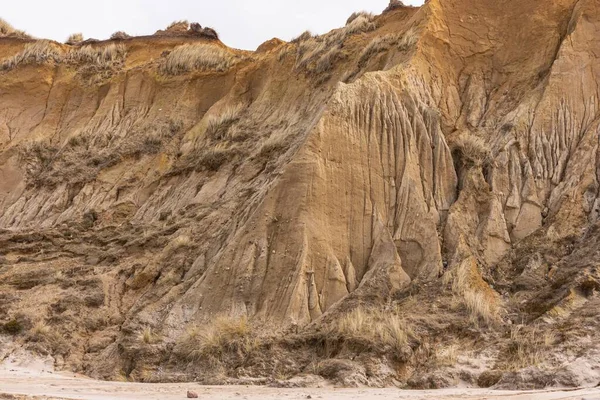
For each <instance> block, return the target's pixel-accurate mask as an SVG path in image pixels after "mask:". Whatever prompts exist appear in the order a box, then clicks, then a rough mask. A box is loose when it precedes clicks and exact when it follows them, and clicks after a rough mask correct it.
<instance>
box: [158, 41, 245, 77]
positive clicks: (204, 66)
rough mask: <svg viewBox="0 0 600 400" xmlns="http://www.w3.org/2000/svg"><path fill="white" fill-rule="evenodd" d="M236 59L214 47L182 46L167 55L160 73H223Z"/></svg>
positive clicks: (226, 51)
mask: <svg viewBox="0 0 600 400" xmlns="http://www.w3.org/2000/svg"><path fill="white" fill-rule="evenodd" d="M236 59H237V58H236V56H235V55H234V54H233V53H231V52H230V51H228V50H227V49H225V48H222V47H219V46H216V45H212V44H206V43H198V44H184V45H182V46H179V47H177V48H175V49H174V50H173V51H172V52H171V53H169V55H168V56H167V57H166V59H165V60H164V62H163V64H162V65H161V67H160V71H161V72H162V73H163V74H165V75H180V74H183V73H186V72H190V71H194V70H203V71H218V72H224V71H227V70H228V69H229V68H230V67H231V66H232V65H233V64H234V63H235V62H236Z"/></svg>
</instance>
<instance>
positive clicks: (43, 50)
mask: <svg viewBox="0 0 600 400" xmlns="http://www.w3.org/2000/svg"><path fill="white" fill-rule="evenodd" d="M126 55H127V49H126V47H125V46H124V45H123V44H115V43H111V44H108V45H105V46H91V45H86V46H82V47H76V48H73V49H71V50H69V51H68V52H67V53H65V52H64V51H63V50H62V49H61V48H60V47H59V46H58V45H57V44H55V43H53V42H51V41H49V40H38V41H36V42H34V43H28V44H26V45H25V48H24V49H23V50H22V51H21V52H19V53H17V54H15V55H14V56H12V57H10V58H8V59H5V60H4V61H3V62H2V64H0V69H1V70H3V71H9V70H12V69H15V68H17V67H19V66H23V65H32V64H33V65H40V64H45V63H61V62H67V63H71V64H86V65H91V66H94V67H95V68H100V69H113V68H116V67H118V66H120V65H121V64H122V63H123V62H124V61H125V57H126Z"/></svg>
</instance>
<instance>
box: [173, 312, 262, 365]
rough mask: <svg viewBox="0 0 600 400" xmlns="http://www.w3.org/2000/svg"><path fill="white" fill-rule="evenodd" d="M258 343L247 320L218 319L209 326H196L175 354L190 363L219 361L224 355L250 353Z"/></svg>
mask: <svg viewBox="0 0 600 400" xmlns="http://www.w3.org/2000/svg"><path fill="white" fill-rule="evenodd" d="M257 344H258V339H256V335H255V332H254V330H253V328H252V326H251V325H250V323H249V322H248V319H247V318H246V317H227V316H219V317H216V318H215V319H214V320H213V321H211V322H210V323H209V324H207V325H204V326H195V327H192V328H190V329H188V331H187V332H186V333H185V334H184V335H183V336H181V338H180V340H179V341H178V342H177V343H176V346H175V348H174V350H173V353H174V354H175V355H176V356H177V357H179V358H183V359H185V360H187V361H198V360H202V359H207V358H209V359H210V358H212V357H219V356H221V355H223V354H225V353H231V352H233V353H249V352H250V351H252V350H253V349H254V348H256V347H257Z"/></svg>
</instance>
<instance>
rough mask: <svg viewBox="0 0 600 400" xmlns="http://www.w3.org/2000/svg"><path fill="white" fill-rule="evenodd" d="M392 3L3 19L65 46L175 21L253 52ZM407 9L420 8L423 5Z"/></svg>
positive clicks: (199, 5)
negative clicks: (77, 36) (72, 37)
mask: <svg viewBox="0 0 600 400" xmlns="http://www.w3.org/2000/svg"><path fill="white" fill-rule="evenodd" d="M388 2H389V1H388V0H300V1H290V0H287V1H286V0H279V1H275V0H255V1H252V0H212V1H208V0H95V1H90V0H12V1H9V0H3V1H2V3H4V4H2V6H1V7H0V18H3V19H5V20H7V21H8V22H9V23H11V24H12V25H13V26H15V28H17V29H21V30H24V31H26V32H28V33H29V34H31V35H33V36H36V37H40V38H49V39H54V40H58V41H64V40H65V39H66V38H67V36H69V34H71V33H75V32H82V33H83V35H84V36H85V37H86V38H90V37H93V38H97V39H107V38H108V37H109V36H110V35H111V34H112V33H113V32H115V31H118V30H122V31H125V32H127V33H129V34H131V35H147V34H152V33H154V32H155V31H157V30H158V29H162V28H164V27H166V26H167V25H168V24H169V23H171V22H172V21H174V20H181V19H187V20H188V21H190V22H199V23H200V24H201V25H202V26H211V27H214V28H215V29H216V30H217V31H218V32H219V34H220V36H221V40H222V41H223V42H224V43H225V44H227V45H228V46H231V47H237V48H241V49H249V50H253V49H255V48H256V47H258V45H259V44H261V43H262V42H264V41H265V40H268V39H271V38H273V37H279V38H281V39H284V40H289V39H291V38H292V37H294V36H297V35H298V34H300V33H302V32H303V31H305V30H307V29H308V30H311V31H313V32H315V33H324V32H327V31H329V30H331V29H333V28H337V27H340V26H343V25H344V23H345V22H346V19H347V18H348V16H349V15H350V14H352V12H353V11H360V10H367V11H372V12H375V13H378V14H379V13H381V11H382V10H383V9H384V8H385V7H386V6H387V4H388ZM404 3H405V4H411V5H420V4H422V3H423V1H422V0H408V1H406V0H405V1H404Z"/></svg>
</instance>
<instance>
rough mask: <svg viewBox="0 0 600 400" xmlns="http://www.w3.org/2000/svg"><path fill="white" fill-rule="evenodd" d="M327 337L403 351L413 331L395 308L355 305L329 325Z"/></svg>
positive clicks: (405, 349)
mask: <svg viewBox="0 0 600 400" xmlns="http://www.w3.org/2000/svg"><path fill="white" fill-rule="evenodd" d="M327 335H328V336H329V337H333V338H336V339H338V340H343V341H349V342H357V343H363V344H369V345H372V346H375V347H377V348H380V349H384V348H386V347H387V348H390V349H391V350H392V351H394V352H396V353H399V354H402V353H404V352H406V351H407V346H408V345H409V342H410V339H411V338H413V337H414V333H413V331H412V329H411V327H410V326H409V325H408V324H407V322H406V321H405V320H404V318H402V317H401V316H399V315H398V314H397V313H395V312H391V311H390V312H386V311H383V310H377V309H367V308H363V307H358V308H355V309H354V310H352V311H351V312H349V313H347V314H345V315H343V316H342V317H340V318H339V319H337V320H336V321H335V322H334V323H333V324H332V325H330V326H329V330H328V332H327Z"/></svg>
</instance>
